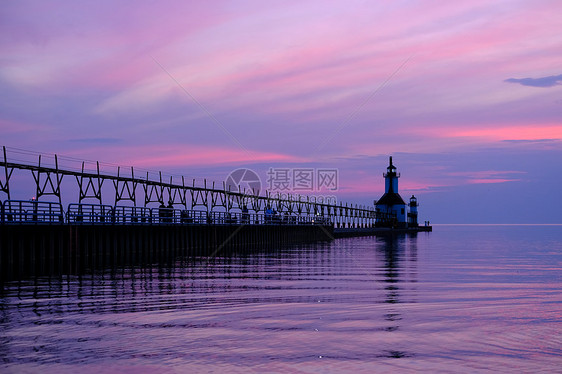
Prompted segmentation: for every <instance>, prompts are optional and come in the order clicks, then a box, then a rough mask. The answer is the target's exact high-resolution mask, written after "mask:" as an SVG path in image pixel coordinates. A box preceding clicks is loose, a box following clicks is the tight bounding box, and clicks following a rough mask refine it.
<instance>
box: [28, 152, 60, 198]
mask: <svg viewBox="0 0 562 374" xmlns="http://www.w3.org/2000/svg"><path fill="white" fill-rule="evenodd" d="M31 174H33V179H34V180H35V185H36V187H37V188H36V193H35V198H36V199H37V200H39V198H40V197H41V196H43V195H54V196H56V197H58V199H59V203H60V204H62V199H61V194H60V185H61V182H62V178H63V176H64V175H62V174H60V173H59V161H58V158H57V155H55V170H54V171H53V170H52V169H46V168H41V155H39V164H38V168H37V169H36V170H31ZM41 174H45V180H44V181H43V182H42V181H41ZM53 176H54V178H55V180H53V178H52V177H53Z"/></svg>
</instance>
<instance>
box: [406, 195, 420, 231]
mask: <svg viewBox="0 0 562 374" xmlns="http://www.w3.org/2000/svg"><path fill="white" fill-rule="evenodd" d="M408 205H409V206H410V213H408V226H409V227H417V226H418V199H416V197H415V196H414V195H412V197H410V204H408Z"/></svg>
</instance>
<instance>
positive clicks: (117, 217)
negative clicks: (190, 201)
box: [0, 200, 333, 225]
mask: <svg viewBox="0 0 562 374" xmlns="http://www.w3.org/2000/svg"><path fill="white" fill-rule="evenodd" d="M0 208H1V210H0V212H1V220H0V222H1V223H2V224H6V225H10V224H42V225H45V224H47V225H53V224H74V225H80V224H96V225H178V224H200V225H201V224H209V225H210V224H212V225H311V224H317V225H333V222H332V221H331V220H330V218H329V217H322V216H320V215H289V214H267V213H245V212H243V213H239V212H205V211H198V210H187V209H173V208H167V207H160V208H145V207H134V206H110V205H99V204H69V205H68V208H67V210H66V211H64V210H63V207H62V205H61V204H60V203H56V202H43V201H22V200H6V201H5V202H0Z"/></svg>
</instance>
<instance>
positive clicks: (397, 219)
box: [375, 156, 417, 227]
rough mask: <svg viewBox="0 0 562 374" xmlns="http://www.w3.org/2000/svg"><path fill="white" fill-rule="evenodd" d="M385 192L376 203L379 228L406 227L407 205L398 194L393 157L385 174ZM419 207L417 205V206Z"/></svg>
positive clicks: (397, 174)
mask: <svg viewBox="0 0 562 374" xmlns="http://www.w3.org/2000/svg"><path fill="white" fill-rule="evenodd" d="M383 177H384V185H385V192H384V195H382V197H381V198H380V199H379V200H378V201H377V202H376V203H375V207H376V212H377V222H376V225H377V226H381V227H382V226H398V227H400V226H402V227H404V226H406V222H407V221H406V203H405V202H404V200H403V199H402V197H401V196H400V194H399V193H398V178H400V174H399V173H397V172H396V166H394V165H393V164H392V156H390V159H389V165H388V167H387V168H386V173H384V174H383ZM416 206H417V205H416Z"/></svg>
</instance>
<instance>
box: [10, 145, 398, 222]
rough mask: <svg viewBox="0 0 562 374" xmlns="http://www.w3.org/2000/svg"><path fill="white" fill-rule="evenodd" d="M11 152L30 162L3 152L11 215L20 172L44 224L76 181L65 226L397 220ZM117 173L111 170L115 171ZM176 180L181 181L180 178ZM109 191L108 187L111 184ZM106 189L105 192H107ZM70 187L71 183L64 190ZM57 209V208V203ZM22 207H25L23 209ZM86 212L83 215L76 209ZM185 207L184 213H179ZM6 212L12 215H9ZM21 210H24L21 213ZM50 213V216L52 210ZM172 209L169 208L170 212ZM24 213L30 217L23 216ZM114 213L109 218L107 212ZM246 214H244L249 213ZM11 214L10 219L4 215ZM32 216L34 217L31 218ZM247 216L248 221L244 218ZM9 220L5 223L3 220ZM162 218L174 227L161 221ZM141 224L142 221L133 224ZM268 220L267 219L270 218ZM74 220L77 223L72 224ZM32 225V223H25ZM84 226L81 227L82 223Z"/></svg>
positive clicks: (363, 210) (303, 199)
mask: <svg viewBox="0 0 562 374" xmlns="http://www.w3.org/2000/svg"><path fill="white" fill-rule="evenodd" d="M10 151H11V152H12V153H14V154H16V155H18V156H19V157H23V158H26V157H27V158H28V159H26V160H18V159H16V160H14V161H18V162H12V161H10V160H8V157H7V147H3V153H2V156H3V158H0V167H2V168H3V169H4V170H3V173H0V193H4V194H5V195H7V196H6V197H7V200H6V201H7V202H8V201H12V202H13V203H10V205H9V207H8V208H9V209H12V205H13V206H14V209H15V207H16V206H18V205H17V204H23V202H20V203H16V202H15V201H14V200H12V199H11V189H10V180H11V179H12V176H13V173H14V171H15V170H17V171H18V172H24V173H25V172H28V173H31V176H32V177H33V184H34V185H35V196H34V199H35V200H34V202H33V201H32V203H37V204H38V205H35V206H34V207H33V209H37V210H38V212H37V213H39V212H43V209H45V212H44V215H43V216H42V217H44V218H48V220H46V221H45V222H51V223H54V222H60V215H61V214H62V213H60V212H59V211H58V210H57V209H60V211H61V212H62V208H61V207H62V192H61V191H62V184H63V179H64V178H69V177H70V178H72V179H73V180H74V181H75V182H76V185H75V186H77V187H78V188H77V192H78V194H77V196H76V197H74V198H73V197H71V198H70V199H69V198H68V196H65V200H66V201H77V202H78V204H70V205H69V206H68V209H67V211H66V212H65V213H64V215H63V219H64V220H66V222H69V221H68V220H71V221H70V222H81V221H77V220H76V219H78V220H79V219H81V218H82V219H90V218H93V217H96V218H98V219H102V218H103V219H104V222H107V220H108V219H109V222H111V223H121V222H124V221H123V220H125V222H130V223H137V222H140V223H142V222H143V221H142V220H143V218H144V219H145V222H144V223H146V219H149V218H150V219H151V220H152V221H151V222H150V223H156V222H155V220H156V219H157V222H158V223H170V222H171V223H181V222H182V216H181V215H182V212H184V213H183V214H184V215H185V214H187V213H186V212H188V213H189V214H190V215H191V216H192V217H183V218H184V222H185V221H186V220H187V221H188V220H190V219H191V220H193V222H203V221H205V222H207V221H208V220H209V219H210V220H212V221H213V222H226V221H227V220H228V218H227V217H233V218H232V219H237V220H238V222H240V221H241V220H242V219H243V217H249V218H248V220H251V219H254V220H255V221H257V222H266V215H265V213H264V212H265V211H266V210H268V209H267V208H270V209H271V210H272V211H276V212H278V217H279V218H277V219H278V220H281V222H282V221H283V220H284V219H289V218H286V217H291V218H290V219H292V220H295V222H301V221H306V222H308V221H310V220H311V219H312V218H311V217H324V219H326V220H328V221H329V222H331V223H332V224H333V225H334V227H337V228H340V227H342V228H345V227H354V228H355V227H356V228H360V227H372V226H374V225H375V222H381V221H391V220H392V219H393V216H392V215H390V214H386V213H381V212H376V211H375V210H374V208H373V207H366V206H361V205H358V204H355V205H354V204H347V203H345V204H344V203H341V202H340V203H339V204H337V203H334V202H333V201H330V202H327V201H324V200H321V199H319V198H316V197H314V196H300V195H296V196H293V195H284V194H282V193H272V192H270V191H265V192H264V195H260V191H258V190H251V191H248V190H242V189H241V188H240V187H238V188H237V190H234V191H233V190H231V188H230V187H229V186H226V185H225V183H224V182H222V188H215V183H214V182H213V183H211V184H210V185H209V186H208V185H207V181H206V180H203V185H202V186H200V185H199V186H196V184H195V180H193V181H192V184H191V185H188V184H186V181H185V178H184V177H183V176H182V177H181V183H176V182H175V181H174V180H173V177H172V176H170V178H169V182H168V181H164V180H163V179H162V173H161V172H158V173H157V174H156V175H157V176H156V178H154V173H153V174H150V173H149V172H146V178H144V177H138V176H136V174H135V169H134V168H133V167H131V168H130V174H129V173H127V175H124V174H123V173H122V171H121V168H120V167H116V169H117V170H116V173H115V172H113V173H112V172H102V171H101V170H100V163H99V162H95V163H94V162H89V164H93V165H95V166H94V169H90V170H89V169H87V168H86V162H84V161H80V162H81V167H78V168H76V167H75V168H72V167H61V166H60V165H59V157H58V156H57V155H52V156H44V155H40V154H36V153H34V152H29V151H22V150H18V149H15V148H10ZM30 155H32V156H36V155H38V161H37V163H36V164H34V163H33V162H31V161H30V160H29V157H30ZM61 159H62V160H66V161H67V162H68V163H70V162H77V161H76V160H75V159H70V158H61ZM112 167H113V166H112ZM176 180H178V178H177V177H176ZM108 181H110V182H111V185H110V186H108V183H106V182H108ZM104 184H105V186H104ZM66 187H68V183H67V184H66ZM139 189H140V190H141V191H142V195H143V196H144V199H143V200H144V204H143V205H144V206H143V207H138V206H137V200H138V198H139V194H138V190H139ZM102 191H104V193H105V195H107V194H108V191H109V192H110V195H112V198H111V199H110V201H112V204H107V203H105V204H104V203H103V202H104V201H106V202H107V196H106V198H105V199H103V198H102ZM49 195H50V196H51V199H53V197H54V199H55V200H57V201H58V204H59V206H55V205H49V204H47V205H43V204H44V203H47V202H45V201H43V200H44V199H45V197H46V196H49ZM86 199H89V200H90V201H92V200H93V201H94V202H95V203H96V204H84V203H83V201H84V200H86ZM127 201H128V202H129V203H128V204H130V205H132V206H120V205H121V204H123V202H127ZM154 203H158V204H159V205H160V206H162V205H164V206H168V207H170V208H169V209H171V212H172V213H171V214H172V215H171V216H170V217H161V216H160V214H159V212H156V211H157V210H159V209H161V208H150V207H149V205H150V204H154ZM53 204H54V203H53ZM21 207H23V205H21ZM79 207H81V209H82V210H83V211H82V213H80V212H78V211H77V209H79ZM178 207H181V209H177V208H178ZM9 209H8V210H9ZM22 209H23V208H22ZM49 209H50V210H49ZM167 209H168V208H167ZM23 210H25V211H26V212H25V213H24V212H23ZM23 210H22V211H21V212H20V213H16V212H14V213H10V214H11V216H12V218H14V217H16V218H18V219H19V218H23V217H24V214H25V215H26V216H25V217H26V218H28V217H27V215H28V214H30V213H29V212H28V210H29V209H23ZM85 211H92V212H94V211H96V213H95V214H94V213H92V214H93V215H91V216H88V215H87V214H85V213H84V212H85ZM109 211H111V212H112V213H111V217H109V216H108V215H107V214H106V212H109ZM246 211H247V212H248V213H245V212H246ZM6 214H7V213H6ZM31 214H32V216H33V214H35V212H33V211H32V212H31ZM245 214H246V216H244V215H245ZM5 218H6V220H7V217H5ZM164 218H166V219H169V220H171V221H162V220H163V219H164ZM136 219H139V221H134V220H136ZM267 219H269V218H267ZM72 220H74V221H72ZM26 222H28V221H26ZM82 222H83V221H82Z"/></svg>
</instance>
